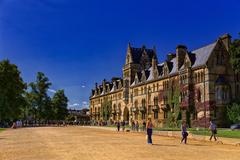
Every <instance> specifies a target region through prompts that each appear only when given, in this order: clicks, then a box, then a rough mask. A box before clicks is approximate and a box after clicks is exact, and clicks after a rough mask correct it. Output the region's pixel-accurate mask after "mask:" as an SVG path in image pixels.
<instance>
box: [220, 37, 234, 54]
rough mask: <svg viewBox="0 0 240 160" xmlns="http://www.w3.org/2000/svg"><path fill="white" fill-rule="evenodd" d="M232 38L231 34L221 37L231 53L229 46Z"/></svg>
mask: <svg viewBox="0 0 240 160" xmlns="http://www.w3.org/2000/svg"><path fill="white" fill-rule="evenodd" d="M231 38H232V37H231V36H230V35H229V34H224V35H222V36H221V37H220V39H221V40H222V42H223V44H224V46H225V47H226V49H227V51H229V46H230V43H231Z"/></svg>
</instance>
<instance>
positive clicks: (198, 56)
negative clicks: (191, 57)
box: [191, 41, 217, 67]
mask: <svg viewBox="0 0 240 160" xmlns="http://www.w3.org/2000/svg"><path fill="white" fill-rule="evenodd" d="M216 44H217V41H216V42H214V43H212V44H209V45H207V46H204V47H202V48H199V49H196V50H194V51H192V52H191V53H193V54H195V62H194V63H193V65H192V67H198V66H202V65H204V64H206V62H207V60H208V58H209V56H210V55H211V53H212V51H213V50H214V48H215V46H216Z"/></svg>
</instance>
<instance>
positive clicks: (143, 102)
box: [142, 99, 146, 107]
mask: <svg viewBox="0 0 240 160" xmlns="http://www.w3.org/2000/svg"><path fill="white" fill-rule="evenodd" d="M142 106H143V107H146V100H145V99H142Z"/></svg>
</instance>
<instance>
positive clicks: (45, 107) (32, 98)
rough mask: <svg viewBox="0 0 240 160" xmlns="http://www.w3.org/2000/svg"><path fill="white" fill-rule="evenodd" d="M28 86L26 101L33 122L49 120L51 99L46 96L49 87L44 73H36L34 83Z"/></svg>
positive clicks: (51, 111) (51, 110)
mask: <svg viewBox="0 0 240 160" xmlns="http://www.w3.org/2000/svg"><path fill="white" fill-rule="evenodd" d="M29 86H30V92H29V93H28V100H29V102H30V105H31V108H32V109H31V110H32V112H33V114H34V118H35V120H36V119H38V120H49V119H50V118H51V116H52V114H53V109H52V104H51V98H50V97H49V96H48V95H47V91H48V89H49V87H50V86H51V83H50V82H49V79H48V78H47V77H46V76H45V75H44V73H42V72H38V73H37V78H36V82H31V83H30V84H29Z"/></svg>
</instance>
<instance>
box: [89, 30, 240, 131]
mask: <svg viewBox="0 0 240 160" xmlns="http://www.w3.org/2000/svg"><path fill="white" fill-rule="evenodd" d="M230 42H231V37H230V35H228V34H225V35H223V36H222V37H220V38H218V39H217V40H216V41H214V42H213V43H211V44H208V45H206V46H203V47H201V48H199V49H196V50H193V51H188V50H187V47H186V46H184V45H178V46H177V47H176V52H175V53H170V54H168V55H167V60H166V61H164V62H161V63H159V62H158V59H157V53H156V49H155V48H154V47H153V49H147V48H146V47H145V46H142V47H141V48H134V47H132V46H131V45H130V44H129V45H128V48H127V54H126V62H125V64H124V66H123V77H122V78H113V79H112V81H111V82H107V81H106V80H103V82H102V84H101V85H97V84H96V86H95V88H94V89H93V90H92V93H91V97H90V116H91V120H93V121H101V120H112V121H117V120H121V121H122V120H124V121H132V120H138V121H139V122H140V123H141V122H142V121H145V120H146V119H147V118H151V119H152V120H153V122H154V123H155V125H157V126H160V127H161V126H163V124H164V123H165V122H166V119H167V118H168V113H169V112H172V113H173V112H174V111H175V108H176V103H178V104H179V106H180V113H181V119H182V120H185V121H187V120H188V119H189V120H190V121H191V126H199V127H206V126H208V125H209V121H210V119H215V120H216V122H217V124H218V125H219V126H223V125H224V122H225V119H224V116H225V115H226V105H227V104H228V103H229V102H230V101H231V100H232V99H235V98H240V75H236V76H235V80H234V72H233V69H232V67H231V65H230V63H229V56H230V55H229V52H228V50H229V44H230ZM176 96H177V97H176Z"/></svg>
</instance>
